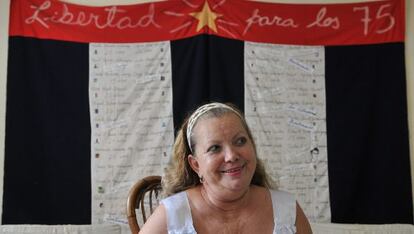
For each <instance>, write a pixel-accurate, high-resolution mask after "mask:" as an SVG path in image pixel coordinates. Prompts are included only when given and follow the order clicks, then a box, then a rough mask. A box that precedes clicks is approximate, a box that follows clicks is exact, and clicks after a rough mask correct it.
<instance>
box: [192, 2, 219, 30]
mask: <svg viewBox="0 0 414 234" xmlns="http://www.w3.org/2000/svg"><path fill="white" fill-rule="evenodd" d="M190 15H191V16H193V17H194V18H196V19H198V25H197V32H198V31H200V30H201V29H202V28H203V27H204V26H206V25H207V27H209V28H211V29H212V30H213V31H214V32H217V28H216V24H215V22H214V21H215V20H216V18H218V17H220V16H221V15H219V14H217V13H215V12H213V11H212V10H211V9H210V6H209V5H208V3H207V1H205V2H204V6H203V9H202V10H201V11H199V12H194V13H190Z"/></svg>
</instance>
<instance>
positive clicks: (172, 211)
mask: <svg viewBox="0 0 414 234" xmlns="http://www.w3.org/2000/svg"><path fill="white" fill-rule="evenodd" d="M270 193H271V197H272V206H273V214H274V215H273V217H274V219H275V220H274V222H275V227H274V229H273V233H274V234H293V233H296V226H295V222H296V200H295V197H294V196H293V195H292V194H290V193H288V192H284V191H279V190H270ZM161 203H162V204H164V206H165V210H166V212H167V229H168V233H169V234H196V233H197V232H196V230H195V228H194V226H193V218H192V217H191V208H190V203H189V202H188V197H187V193H186V192H185V191H183V192H180V193H177V194H174V195H172V196H169V197H167V198H165V199H163V200H162V201H161Z"/></svg>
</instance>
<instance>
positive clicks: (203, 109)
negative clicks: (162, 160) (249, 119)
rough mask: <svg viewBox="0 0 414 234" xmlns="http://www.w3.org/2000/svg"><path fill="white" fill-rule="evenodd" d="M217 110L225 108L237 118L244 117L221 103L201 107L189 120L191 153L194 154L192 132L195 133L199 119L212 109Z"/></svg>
mask: <svg viewBox="0 0 414 234" xmlns="http://www.w3.org/2000/svg"><path fill="white" fill-rule="evenodd" d="M216 108H224V109H228V110H231V111H232V112H234V113H235V114H236V115H237V116H239V117H240V118H242V116H241V115H240V113H239V112H237V111H236V110H235V109H233V108H232V107H231V106H228V105H226V104H223V103H219V102H213V103H209V104H205V105H203V106H200V107H199V108H198V109H197V110H196V111H195V112H194V113H193V114H192V115H191V116H190V118H189V120H188V124H187V143H188V147H189V148H190V151H191V152H193V149H191V132H192V131H193V128H194V125H195V123H196V122H197V120H198V118H200V116H202V115H204V114H205V113H206V112H208V111H210V110H212V109H216Z"/></svg>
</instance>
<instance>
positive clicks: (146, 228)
mask: <svg viewBox="0 0 414 234" xmlns="http://www.w3.org/2000/svg"><path fill="white" fill-rule="evenodd" d="M139 233H140V234H145V233H160V234H161V233H163V234H165V233H167V215H166V211H165V207H164V205H163V204H160V205H159V206H158V207H157V208H156V209H155V210H154V213H152V214H151V216H150V217H149V218H148V219H147V222H145V224H144V225H143V226H142V228H141V230H140V232H139Z"/></svg>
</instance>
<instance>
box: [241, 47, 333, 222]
mask: <svg viewBox="0 0 414 234" xmlns="http://www.w3.org/2000/svg"><path fill="white" fill-rule="evenodd" d="M324 73H325V67H324V48H323V47H317V46H284V45H271V44H258V43H251V42H247V43H246V47H245V92H246V94H245V112H246V118H247V121H248V123H249V125H250V127H251V129H252V132H253V135H254V136H255V137H256V138H257V139H256V142H257V144H258V145H257V148H258V149H257V151H258V155H259V157H260V158H263V159H264V163H265V166H266V167H267V170H268V171H269V172H270V174H271V176H272V177H273V178H274V179H276V182H277V183H278V184H279V187H280V188H281V189H284V190H287V191H290V192H293V193H295V194H296V196H297V199H298V200H299V201H300V203H301V204H302V206H303V209H304V211H305V213H306V214H307V215H308V216H309V218H310V219H311V220H313V221H319V222H323V221H329V219H330V205H329V189H328V166H327V147H326V113H325V81H324V75H325V74H324Z"/></svg>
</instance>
